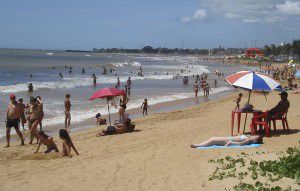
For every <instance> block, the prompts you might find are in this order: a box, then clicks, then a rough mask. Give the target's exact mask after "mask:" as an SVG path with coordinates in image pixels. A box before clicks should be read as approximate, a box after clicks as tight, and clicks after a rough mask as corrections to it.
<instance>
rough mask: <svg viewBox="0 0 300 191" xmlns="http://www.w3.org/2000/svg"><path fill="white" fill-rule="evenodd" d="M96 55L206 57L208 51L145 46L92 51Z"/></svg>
mask: <svg viewBox="0 0 300 191" xmlns="http://www.w3.org/2000/svg"><path fill="white" fill-rule="evenodd" d="M93 51H94V52H98V53H147V54H176V53H179V54H201V55H207V54H208V53H209V50H208V49H178V48H173V49H171V48H164V47H163V48H161V47H159V48H153V47H152V46H145V47H143V48H142V49H124V48H101V49H96V48H94V49H93Z"/></svg>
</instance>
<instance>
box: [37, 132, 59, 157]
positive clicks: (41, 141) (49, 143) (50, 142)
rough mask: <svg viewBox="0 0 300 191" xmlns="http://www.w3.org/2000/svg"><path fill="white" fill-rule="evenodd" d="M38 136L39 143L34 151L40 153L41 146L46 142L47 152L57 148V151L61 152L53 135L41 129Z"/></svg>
mask: <svg viewBox="0 0 300 191" xmlns="http://www.w3.org/2000/svg"><path fill="white" fill-rule="evenodd" d="M36 136H37V138H38V139H39V144H38V147H37V149H36V151H35V152H34V153H38V152H39V150H40V147H41V144H44V145H46V146H47V150H46V151H45V153H50V152H51V151H53V150H55V152H59V151H58V148H57V146H56V144H55V143H54V141H53V138H52V137H49V136H48V135H46V134H45V133H44V131H40V132H38V133H37V134H36Z"/></svg>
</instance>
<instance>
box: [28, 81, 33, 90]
mask: <svg viewBox="0 0 300 191" xmlns="http://www.w3.org/2000/svg"><path fill="white" fill-rule="evenodd" d="M28 92H33V84H32V83H29V84H28Z"/></svg>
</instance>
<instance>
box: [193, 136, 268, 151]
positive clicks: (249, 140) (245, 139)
mask: <svg viewBox="0 0 300 191" xmlns="http://www.w3.org/2000/svg"><path fill="white" fill-rule="evenodd" d="M262 142H263V137H262V136H259V135H254V136H246V135H238V136H234V137H212V138H210V139H208V140H207V141H205V142H203V143H200V144H192V145H191V147H192V148H197V147H209V146H213V145H218V146H229V145H250V144H261V143H262Z"/></svg>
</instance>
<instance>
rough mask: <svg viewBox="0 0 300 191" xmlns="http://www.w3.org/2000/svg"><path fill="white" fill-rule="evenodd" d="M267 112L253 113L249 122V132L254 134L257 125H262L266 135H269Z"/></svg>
mask: <svg viewBox="0 0 300 191" xmlns="http://www.w3.org/2000/svg"><path fill="white" fill-rule="evenodd" d="M267 117H268V112H263V113H260V114H255V115H254V116H253V118H252V122H251V124H250V128H251V134H252V135H256V132H257V125H259V126H263V127H264V129H265V133H266V136H267V137H269V136H270V126H269V123H268V120H267Z"/></svg>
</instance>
